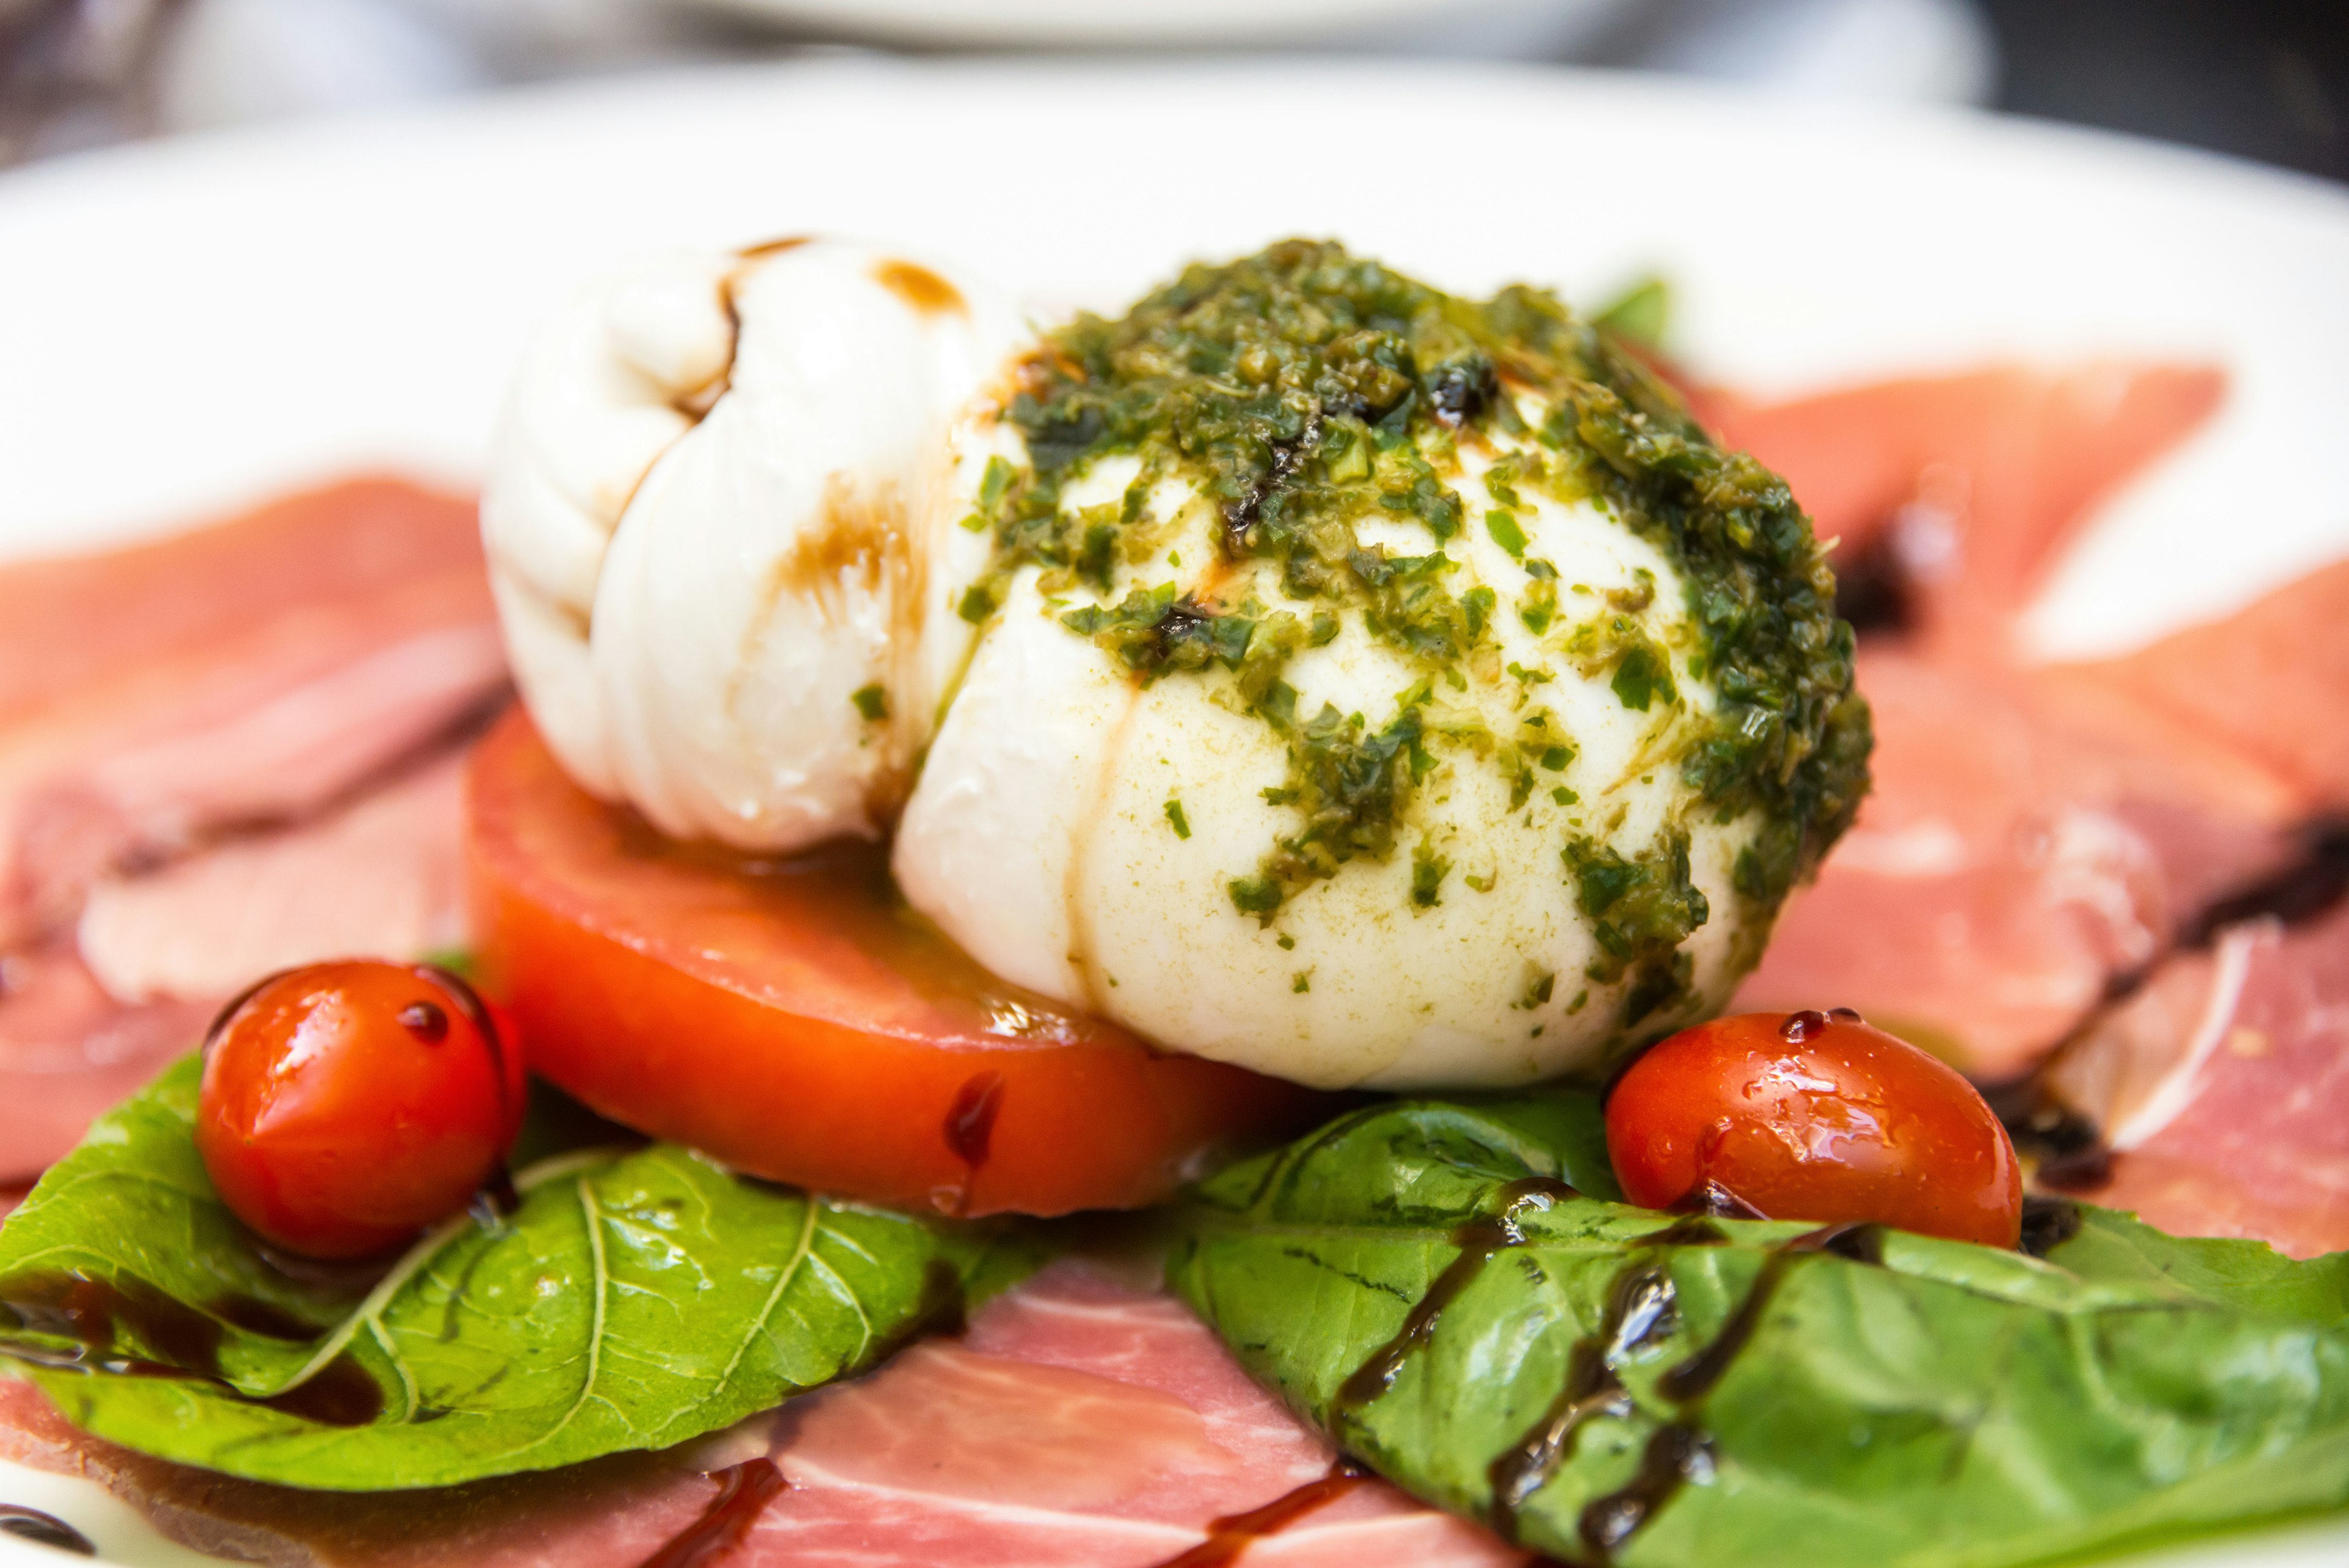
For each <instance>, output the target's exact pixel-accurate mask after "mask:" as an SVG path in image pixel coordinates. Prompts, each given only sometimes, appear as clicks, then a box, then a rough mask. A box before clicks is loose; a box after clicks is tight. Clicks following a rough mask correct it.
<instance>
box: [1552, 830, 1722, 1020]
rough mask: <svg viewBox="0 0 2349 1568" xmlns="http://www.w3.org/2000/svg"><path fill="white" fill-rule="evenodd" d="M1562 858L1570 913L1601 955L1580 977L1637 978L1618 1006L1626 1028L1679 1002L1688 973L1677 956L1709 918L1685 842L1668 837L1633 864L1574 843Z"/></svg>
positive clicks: (1679, 836)
mask: <svg viewBox="0 0 2349 1568" xmlns="http://www.w3.org/2000/svg"><path fill="white" fill-rule="evenodd" d="M1563 855H1564V857H1565V860H1566V871H1567V880H1568V882H1570V883H1571V884H1573V887H1574V904H1575V908H1577V909H1580V910H1581V911H1582V913H1583V914H1584V915H1585V916H1587V917H1588V919H1589V920H1590V922H1591V933H1592V935H1593V936H1594V937H1595V938H1596V939H1597V940H1598V943H1599V957H1598V958H1596V959H1593V960H1592V961H1591V962H1590V966H1589V968H1588V970H1586V971H1584V972H1585V974H1586V975H1587V976H1588V978H1589V979H1591V980H1595V981H1598V982H1599V984H1601V985H1612V984H1613V983H1614V982H1615V981H1619V980H1620V979H1622V978H1623V976H1624V974H1625V972H1626V971H1630V973H1631V974H1632V975H1633V976H1634V979H1633V981H1632V984H1631V988H1630V992H1628V993H1627V994H1626V995H1625V997H1624V1002H1623V1023H1624V1024H1625V1026H1626V1027H1630V1026H1631V1025H1634V1024H1637V1023H1639V1022H1640V1020H1641V1019H1643V1018H1646V1017H1647V1016H1648V1015H1649V1014H1650V1013H1652V1012H1655V1011H1656V1010H1657V1009H1659V1008H1661V1007H1663V1006H1664V1005H1666V1004H1667V1003H1669V1002H1676V1001H1678V1000H1680V998H1681V997H1682V995H1684V994H1685V993H1686V992H1687V990H1688V982H1689V973H1690V969H1691V967H1692V966H1691V962H1690V959H1689V955H1688V954H1686V953H1684V952H1681V951H1680V950H1679V948H1680V945H1681V943H1682V942H1684V941H1686V940H1688V938H1689V934H1690V933H1691V932H1692V931H1694V930H1695V929H1697V928H1698V927H1699V926H1702V925H1703V924H1704V922H1705V919H1706V918H1707V917H1708V916H1709V915H1710V914H1711V913H1712V911H1711V910H1710V909H1708V908H1707V907H1706V902H1705V897H1704V893H1703V891H1702V889H1700V888H1698V887H1697V886H1696V885H1695V884H1694V883H1693V882H1692V881H1690V880H1689V840H1688V835H1687V834H1686V833H1682V832H1674V833H1671V834H1668V835H1667V836H1665V838H1664V839H1663V841H1662V842H1661V843H1659V844H1654V845H1651V846H1649V847H1648V848H1646V849H1644V850H1642V851H1641V852H1640V854H1638V855H1637V856H1634V857H1630V858H1626V857H1624V856H1623V854H1622V853H1621V852H1620V851H1619V850H1617V849H1616V848H1615V846H1612V845H1609V844H1601V843H1599V842H1597V841H1595V840H1593V839H1589V838H1573V839H1569V840H1568V842H1567V846H1566V848H1565V850H1564V851H1563Z"/></svg>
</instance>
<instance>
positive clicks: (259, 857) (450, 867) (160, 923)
mask: <svg viewBox="0 0 2349 1568" xmlns="http://www.w3.org/2000/svg"><path fill="white" fill-rule="evenodd" d="M463 881H464V768H463V761H462V757H461V755H460V753H457V752H455V751H451V752H450V753H446V754H444V755H443V756H442V757H440V759H439V760H437V761H435V762H432V763H427V764H425V765H424V766H422V767H420V768H419V769H418V770H416V771H415V772H413V773H412V774H408V775H407V776H405V777H402V778H400V779H398V780H396V781H394V782H393V783H391V784H388V785H387V786H386V787H385V788H383V789H381V790H379V791H378V792H377V793H375V794H370V795H367V796H365V797H363V798H361V799H360V800H358V801H357V802H356V803H354V804H353V805H349V806H347V807H346V808H344V809H343V810H341V811H339V812H336V813H334V814H332V815H328V816H326V817H325V818H322V819H320V820H318V821H316V822H311V823H307V824H305V825H304V826H299V827H292V828H285V829H282V830H279V831H277V832H274V833H264V834H257V835H254V836H248V837H243V838H238V839H233V840H230V841H229V842H227V843H224V844H222V845H220V846H217V847H214V848H212V849H208V850H203V851H201V852H199V853H197V854H195V855H192V856H190V857H187V858H186V859H184V860H180V861H175V862H173V863H172V864H171V865H169V866H166V867H162V868H160V870H157V871H153V872H150V873H147V874H145V875H133V876H127V877H125V876H115V877H107V878H106V879H104V880H102V881H100V882H99V883H98V885H97V886H96V887H94V888H91V889H90V891H89V894H88V898H87V900H86V902H85V903H84V905H83V908H82V913H81V920H80V924H79V926H78V938H79V943H80V950H81V957H82V961H83V962H84V963H85V964H87V965H88V967H89V970H90V972H91V973H93V974H95V975H96V976H97V977H98V981H99V982H100V983H101V984H103V985H104V986H105V987H106V989H107V991H108V992H109V994H111V995H112V996H114V997H115V998H116V999H117V1000H119V1001H121V1002H147V1001H151V1000H155V999H159V998H167V997H181V998H189V999H194V1000H199V1001H212V1002H218V1001H220V1000H222V999H223V998H225V997H227V996H229V995H231V994H233V992H236V991H237V990H238V989H239V988H240V987H242V986H244V985H247V984H250V983H251V982H252V981H254V979H256V978H258V977H259V976H261V975H264V974H269V973H272V972H274V971H277V970H281V969H291V968H293V967H294V966H295V965H296V964H304V963H314V962H317V961H321V960H325V959H332V958H347V957H351V956H354V955H377V956H381V957H386V958H403V959H415V958H422V957H424V956H426V955H427V954H429V953H431V952H433V951H435V950H441V949H446V948H450V947H455V946H458V945H460V944H461V943H462V942H463V940H464V936H465V921H464V887H463ZM360 889H364V894H363V896H356V897H355V896H354V895H355V893H357V892H358V890H360Z"/></svg>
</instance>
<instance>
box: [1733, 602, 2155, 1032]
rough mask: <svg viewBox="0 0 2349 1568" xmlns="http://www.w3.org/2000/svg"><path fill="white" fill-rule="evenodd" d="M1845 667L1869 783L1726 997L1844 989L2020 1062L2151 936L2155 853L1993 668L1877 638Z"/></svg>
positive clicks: (1890, 1017)
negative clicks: (1947, 660) (1862, 707)
mask: <svg viewBox="0 0 2349 1568" xmlns="http://www.w3.org/2000/svg"><path fill="white" fill-rule="evenodd" d="M1859 684H1860V690H1861V691H1864V692H1865V693H1866V694H1867V695H1868V701H1869V702H1870V704H1871V706H1872V707H1873V708H1874V710H1875V714H1876V736H1877V749H1876V755H1875V759H1874V762H1873V763H1872V768H1873V772H1874V774H1875V784H1874V788H1873V790H1872V791H1871V793H1870V794H1869V795H1868V799H1867V801H1866V802H1865V803H1864V804H1863V805H1862V806H1861V808H1860V813H1859V817H1858V820H1857V822H1856V823H1855V824H1854V825H1853V826H1852V828H1851V830H1850V831H1849V832H1848V833H1847V834H1846V835H1845V836H1844V838H1843V841H1842V842H1841V843H1840V844H1838V845H1837V846H1836V848H1835V850H1834V852H1833V853H1832V854H1831V855H1830V856H1829V857H1827V860H1826V865H1825V866H1824V867H1821V869H1820V872H1819V876H1818V879H1817V880H1816V882H1814V883H1813V884H1811V885H1810V886H1809V887H1806V888H1797V889H1796V890H1795V893H1794V895H1793V896H1792V897H1791V898H1788V900H1787V902H1786V906H1785V909H1784V910H1783V911H1782V912H1781V913H1780V915H1779V917H1778V925H1777V930H1776V933H1775V937H1774V938H1773V940H1772V942H1771V945H1770V947H1769V949H1768V950H1767V951H1766V953H1765V954H1764V957H1763V961H1762V963H1761V965H1760V967H1759V968H1758V969H1756V970H1755V971H1754V974H1753V975H1752V976H1751V977H1750V978H1748V980H1747V981H1746V982H1745V984H1744V987H1743V988H1742V989H1741V990H1740V991H1739V992H1738V994H1737V998H1736V1001H1735V1002H1734V1003H1733V1006H1734V1007H1736V1008H1737V1009H1740V1010H1744V1009H1754V1010H1763V1009H1771V1010H1780V1009H1783V1010H1786V1011H1792V1010H1794V1009H1796V1008H1804V1007H1820V1008H1824V1007H1829V1006H1843V1007H1856V1008H1857V1009H1858V1010H1859V1011H1860V1012H1862V1013H1863V1014H1865V1015H1866V1016H1867V1017H1868V1019H1870V1020H1871V1021H1872V1022H1874V1023H1877V1024H1878V1025H1880V1026H1881V1027H1883V1028H1886V1029H1889V1030H1891V1031H1892V1032H1894V1033H1898V1034H1901V1035H1903V1036H1905V1037H1907V1038H1908V1039H1910V1040H1912V1041H1914V1042H1916V1043H1917V1044H1920V1045H1924V1046H1927V1047H1928V1048H1929V1049H1931V1050H1933V1051H1935V1052H1937V1053H1939V1054H1942V1055H1944V1056H1946V1057H1947V1058H1948V1059H1949V1060H1950V1061H1951V1062H1952V1063H1953V1064H1956V1065H1958V1066H1959V1067H1961V1068H1962V1069H1964V1070H1965V1071H1967V1072H1969V1073H1972V1074H1974V1075H1977V1076H1982V1077H1989V1078H1997V1077H2003V1076H2008V1075H2013V1074H2016V1073H2019V1072H2022V1071H2023V1070H2024V1069H2026V1068H2028V1067H2029V1066H2030V1064H2032V1063H2033V1062H2034V1061H2036V1060H2037V1059H2038V1057H2039V1056H2041V1055H2042V1054H2044V1053H2045V1052H2046V1051H2047V1050H2049V1049H2050V1048H2052V1047H2053V1046H2054V1044H2056V1043H2057V1042H2059V1041H2060V1040H2062V1039H2063V1038H2064V1035H2065V1033H2068V1032H2069V1031H2070V1030H2071V1029H2072V1027H2073V1026H2074V1025H2075V1024H2076V1023H2078V1022H2079V1021H2080V1020H2081V1019H2083V1018H2085V1016H2086V1015H2087V1014H2088V1012H2090V1011H2091V1010H2092V1009H2094V1008H2095V1006H2096V1004H2097V1003H2098V1002H2101V1001H2102V1000H2103V999H2104V997H2105V995H2106V987H2107V986H2108V985H2109V984H2110V982H2111V981H2113V979H2114V978H2115V977H2116V976H2118V975H2122V974H2126V973H2129V972H2131V971H2136V970H2138V969H2141V968H2143V967H2144V966H2145V965H2147V963H2149V962H2150V961H2152V960H2153V959H2154V958H2155V957H2156V956H2157V955H2158V953H2159V951H2160V950H2161V949H2162V946H2163V944H2164V942H2165V941H2166V940H2167V938H2168V931H2169V927H2170V922H2171V919H2172V916H2171V911H2170V909H2169V905H2168V898H2167V895H2166V892H2165V889H2164V886H2163V880H2162V875H2161V865H2160V860H2159V857H2158V853H2157V851H2156V849H2155V847H2154V846H2153V844H2152V843H2151V842H2149V841H2148V840H2147V838H2146V836H2144V835H2143V834H2142V833H2140V832H2139V831H2137V828H2136V827H2134V826H2132V825H2131V824H2130V823H2129V822H2128V821H2127V820H2126V819H2125V818H2124V817H2122V816H2121V815H2118V814H2116V813H2115V812H2114V811H2113V810H2111V809H2110V808H2109V805H2108V804H2107V795H2106V791H2105V790H2104V789H2103V788H2102V787H2100V785H2101V784H2102V782H2103V781H2101V780H2100V779H2098V778H2096V777H2095V776H2094V774H2093V772H2092V771H2091V770H2089V769H2086V768H2084V767H2083V766H2082V765H2081V763H2080V759H2078V758H2077V757H2075V755H2074V754H2073V753H2072V750H2071V748H2070V747H2068V746H2067V745H2065V744H2064V742H2063V739H2062V737H2060V736H2058V735H2053V734H2051V733H2050V732H2048V731H2047V730H2046V728H2045V727H2044V726H2043V725H2042V724H2040V723H2038V722H2036V721H2035V719H2034V717H2033V714H2032V712H2031V711H2030V710H2029V709H2028V708H2027V707H2026V706H2025V705H2024V704H2023V702H2021V701H2019V700H2018V699H2017V697H2016V696H2015V694H2014V693H2013V691H2012V690H2011V689H2010V688H2009V687H2008V686H2006V685H2005V684H2003V683H2002V682H1999V681H1996V680H1991V679H1988V678H1985V677H1982V676H1977V675H1971V674H1968V673H1966V672H1962V671H1959V670H1951V669H1948V668H1944V667H1941V666H1939V665H1936V664H1933V663H1930V662H1928V661H1926V660H1924V659H1920V658H1917V657H1914V656H1912V655H1910V654H1908V653H1904V652H1901V651H1899V650H1898V649H1883V648H1877V649H1867V650H1864V651H1863V652H1862V654H1861V656H1860V661H1859Z"/></svg>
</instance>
